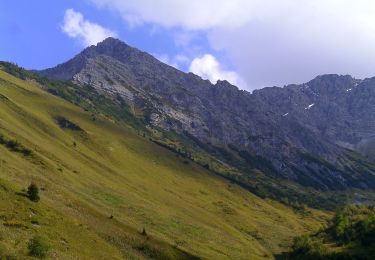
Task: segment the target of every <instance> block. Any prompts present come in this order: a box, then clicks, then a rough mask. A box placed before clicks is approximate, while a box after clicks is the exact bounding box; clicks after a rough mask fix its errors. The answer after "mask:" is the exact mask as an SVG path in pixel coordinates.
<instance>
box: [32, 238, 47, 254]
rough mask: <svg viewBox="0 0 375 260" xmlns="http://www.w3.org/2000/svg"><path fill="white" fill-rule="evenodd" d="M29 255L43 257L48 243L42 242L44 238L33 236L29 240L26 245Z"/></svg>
mask: <svg viewBox="0 0 375 260" xmlns="http://www.w3.org/2000/svg"><path fill="white" fill-rule="evenodd" d="M28 249H29V255H31V256H34V257H38V258H45V257H46V256H47V253H48V249H49V248H48V245H47V244H46V243H45V242H44V239H43V238H41V237H40V236H35V237H33V238H32V239H31V240H30V241H29V245H28Z"/></svg>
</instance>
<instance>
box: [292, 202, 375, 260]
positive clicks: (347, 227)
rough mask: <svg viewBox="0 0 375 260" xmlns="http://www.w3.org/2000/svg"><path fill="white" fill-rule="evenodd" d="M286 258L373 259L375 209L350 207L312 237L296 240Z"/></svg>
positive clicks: (371, 207) (360, 206) (374, 207)
mask: <svg viewBox="0 0 375 260" xmlns="http://www.w3.org/2000/svg"><path fill="white" fill-rule="evenodd" d="M286 258H287V259H369V260H370V259H374V258H375V206H365V205H350V206H348V207H346V208H344V209H342V210H338V211H337V213H336V215H335V217H334V218H333V220H332V222H331V224H330V225H329V226H328V227H327V228H326V229H324V230H321V231H319V232H318V233H316V234H314V235H312V236H307V235H305V236H301V237H298V238H296V239H295V241H294V244H293V247H292V251H291V252H290V253H289V254H287V255H286Z"/></svg>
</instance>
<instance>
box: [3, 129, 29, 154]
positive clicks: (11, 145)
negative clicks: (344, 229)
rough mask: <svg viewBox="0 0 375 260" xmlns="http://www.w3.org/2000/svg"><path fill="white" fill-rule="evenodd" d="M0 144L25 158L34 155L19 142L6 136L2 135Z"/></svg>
mask: <svg viewBox="0 0 375 260" xmlns="http://www.w3.org/2000/svg"><path fill="white" fill-rule="evenodd" d="M0 144H1V145H4V146H5V147H6V148H8V149H9V150H11V151H13V152H17V153H21V154H23V155H24V156H30V155H31V154H32V151H31V149H29V148H26V147H24V146H23V145H22V144H21V143H19V142H18V141H17V140H13V139H8V138H6V137H5V136H4V135H2V134H0Z"/></svg>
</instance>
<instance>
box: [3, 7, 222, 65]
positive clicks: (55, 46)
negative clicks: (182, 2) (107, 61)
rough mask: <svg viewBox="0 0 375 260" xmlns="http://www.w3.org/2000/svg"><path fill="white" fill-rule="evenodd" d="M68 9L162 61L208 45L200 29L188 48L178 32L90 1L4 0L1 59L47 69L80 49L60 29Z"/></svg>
mask: <svg viewBox="0 0 375 260" xmlns="http://www.w3.org/2000/svg"><path fill="white" fill-rule="evenodd" d="M68 9H73V10H75V12H79V13H81V14H82V15H83V16H84V19H85V20H88V21H90V22H92V23H96V24H98V25H100V26H102V27H105V28H110V30H112V31H115V32H116V33H117V37H118V38H120V39H121V40H123V41H125V42H127V43H128V44H130V45H132V46H134V47H137V48H139V49H141V50H143V51H147V52H149V53H151V54H153V55H155V56H157V57H158V58H161V59H163V60H167V59H172V57H174V56H176V55H182V53H184V55H189V56H191V55H200V54H202V53H205V52H207V49H209V46H208V43H207V40H205V37H204V35H200V34H199V33H195V36H194V38H195V40H194V41H195V43H194V45H195V46H194V48H195V51H194V52H192V51H191V46H190V47H189V48H187V47H186V46H180V45H178V44H176V43H175V39H174V38H175V34H176V33H178V32H177V31H176V30H173V29H169V30H165V29H163V28H162V27H156V26H154V25H151V24H148V25H142V26H137V27H132V26H129V25H128V24H127V23H126V22H125V21H123V19H122V18H121V17H120V16H119V15H116V14H114V13H113V12H111V11H109V10H103V9H98V8H97V7H96V6H95V5H94V4H93V3H90V2H89V1H73V0H65V1H50V0H39V1H29V0H23V1H19V0H12V1H0V10H1V11H0V12H1V15H0V33H1V35H2V37H1V38H2V40H1V41H0V60H5V61H12V62H15V63H17V64H18V65H20V66H23V67H25V68H28V69H43V68H47V67H52V66H55V65H56V64H59V63H62V62H64V61H66V60H67V59H70V58H72V57H73V56H74V55H76V54H77V53H79V52H80V51H81V50H82V49H83V48H84V47H86V46H85V44H82V43H81V42H80V41H79V40H77V39H73V38H70V37H68V36H67V35H66V34H65V33H64V32H63V30H62V29H61V27H62V26H63V23H64V22H63V20H64V15H65V12H66V10H68ZM219 55H220V54H219ZM169 57H171V58H169ZM179 65H180V69H182V70H185V71H186V70H188V64H187V63H181V64H179Z"/></svg>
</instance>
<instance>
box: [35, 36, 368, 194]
mask: <svg viewBox="0 0 375 260" xmlns="http://www.w3.org/2000/svg"><path fill="white" fill-rule="evenodd" d="M38 73H39V74H40V75H43V76H45V77H48V78H51V79H55V80H67V81H72V82H74V83H75V84H78V85H81V86H91V87H93V88H95V89H96V90H97V91H99V92H100V93H103V94H105V95H106V96H112V97H119V98H121V100H123V101H124V102H125V103H126V104H127V105H128V106H129V107H130V108H131V111H132V113H133V114H134V115H135V116H137V117H138V118H141V119H143V120H144V121H145V122H146V124H147V125H148V126H149V127H152V128H158V129H163V130H164V131H167V132H171V133H177V134H178V135H181V136H184V137H186V138H189V139H190V140H193V141H194V143H195V144H196V145H197V146H199V147H200V148H201V149H203V150H205V151H207V152H208V153H210V154H213V155H214V156H216V158H219V159H220V160H221V161H223V162H225V163H226V164H228V165H231V166H233V167H237V168H239V171H240V172H241V174H242V175H243V176H246V178H253V177H254V171H250V170H248V169H255V168H256V169H258V170H259V171H260V172H262V174H264V175H265V176H266V177H267V178H276V179H277V180H278V179H281V180H287V181H290V180H292V181H295V182H297V183H299V184H300V185H303V186H306V187H313V188H314V189H317V190H338V189H346V188H360V189H368V188H370V189H375V166H374V164H373V160H374V159H375V149H374V147H375V78H369V79H365V80H358V79H354V78H352V77H351V76H348V75H345V76H341V75H322V76H318V77H316V78H315V79H313V80H311V81H310V82H308V83H305V84H301V85H295V84H293V85H288V86H285V87H283V88H280V87H270V88H264V89H261V90H256V91H254V92H253V93H252V94H251V93H249V92H247V91H244V90H239V89H238V88H237V87H235V86H233V85H231V84H230V83H228V82H227V81H218V82H217V83H216V84H211V83H210V82H209V81H208V80H203V79H201V78H200V77H198V76H196V75H194V74H192V73H184V72H181V71H179V70H177V69H175V68H173V67H171V66H168V65H166V64H164V63H162V62H160V61H158V60H157V59H155V58H154V57H152V56H151V55H149V54H147V53H145V52H142V51H139V50H138V49H135V48H132V47H130V46H128V45H127V44H125V43H123V42H121V41H119V40H117V39H114V38H108V39H106V40H104V41H103V42H101V43H99V44H97V45H96V46H90V47H88V48H86V49H85V50H84V51H82V52H81V53H80V54H78V55H77V56H75V57H74V58H73V59H71V60H69V61H67V62H66V63H63V64H60V65H58V66H56V67H55V68H50V69H46V70H43V71H39V72H38ZM240 161H241V162H244V164H246V165H245V166H243V165H242V166H241V167H239V163H238V162H240ZM240 182H244V181H243V179H240ZM274 183H275V182H274ZM277 185H279V184H277ZM271 186H272V185H271ZM271 186H270V187H271ZM273 186H274V184H273ZM271 188H272V187H271ZM271 188H269V189H271Z"/></svg>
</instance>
